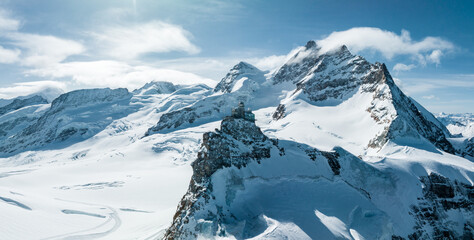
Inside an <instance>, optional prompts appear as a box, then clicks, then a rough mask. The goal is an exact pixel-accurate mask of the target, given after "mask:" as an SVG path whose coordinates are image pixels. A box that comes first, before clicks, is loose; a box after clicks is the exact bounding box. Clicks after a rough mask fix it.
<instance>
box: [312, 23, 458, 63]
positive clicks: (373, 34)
mask: <svg viewBox="0 0 474 240" xmlns="http://www.w3.org/2000/svg"><path fill="white" fill-rule="evenodd" d="M317 44H318V45H319V46H321V50H322V51H323V52H327V51H330V50H332V49H334V48H336V47H339V46H341V45H346V46H347V47H348V48H349V49H351V51H354V52H360V51H363V50H373V51H378V52H380V53H381V54H382V55H383V56H384V57H386V58H387V59H391V58H393V57H394V56H397V55H412V56H417V55H422V56H425V57H430V60H431V61H433V62H435V63H436V59H438V60H439V57H440V56H441V55H440V53H441V51H442V50H452V49H454V45H453V44H452V43H451V42H449V41H446V40H443V39H441V38H439V37H426V38H424V39H423V40H421V41H413V40H412V39H411V37H410V33H409V32H408V31H406V30H402V32H401V34H400V35H398V34H396V33H393V32H390V31H386V30H382V29H379V28H370V27H357V28H351V29H349V30H345V31H340V32H333V33H331V34H330V35H329V36H328V37H326V38H324V39H322V40H319V41H317ZM428 52H431V55H433V53H434V55H433V58H432V59H431V55H429V56H427V55H426V53H428ZM436 57H438V58H436Z"/></svg>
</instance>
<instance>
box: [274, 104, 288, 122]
mask: <svg viewBox="0 0 474 240" xmlns="http://www.w3.org/2000/svg"><path fill="white" fill-rule="evenodd" d="M284 117H285V105H284V104H279V105H278V107H277V109H276V111H275V112H274V113H273V115H272V118H273V120H280V119H282V118H284Z"/></svg>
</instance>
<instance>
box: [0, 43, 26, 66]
mask: <svg viewBox="0 0 474 240" xmlns="http://www.w3.org/2000/svg"><path fill="white" fill-rule="evenodd" d="M20 53H21V51H20V50H18V49H6V48H3V47H2V46H0V63H14V62H17V61H18V60H19V59H20V57H19V56H20Z"/></svg>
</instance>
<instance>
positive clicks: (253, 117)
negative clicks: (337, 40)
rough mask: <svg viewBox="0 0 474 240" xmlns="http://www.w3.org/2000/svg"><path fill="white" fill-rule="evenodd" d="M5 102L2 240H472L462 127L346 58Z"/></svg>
mask: <svg viewBox="0 0 474 240" xmlns="http://www.w3.org/2000/svg"><path fill="white" fill-rule="evenodd" d="M130 90H131V89H130ZM4 102H5V104H3V105H2V106H1V107H0V170H1V171H0V179H1V182H2V184H1V186H0V212H1V213H2V214H1V216H0V219H6V220H5V221H3V222H2V224H0V225H1V226H0V233H1V234H0V238H2V239H3V238H4V239H32V238H34V239H36V238H39V239H79V238H80V239H87V238H106V239H397V240H398V239H406V240H408V239H410V240H414V239H472V238H473V232H474V230H473V229H474V219H473V218H474V215H473V212H474V211H473V197H474V195H473V179H474V163H473V160H474V156H473V149H474V148H473V146H474V145H473V142H474V140H473V139H474V134H473V131H472V129H474V128H473V121H472V119H473V117H472V114H446V113H440V114H436V115H434V114H432V113H430V112H429V111H428V110H426V109H425V108H424V107H423V106H422V105H421V104H419V103H418V102H416V101H415V100H414V99H413V98H411V97H410V96H408V95H407V94H405V93H404V92H403V91H402V90H401V89H400V88H399V87H398V86H397V83H396V82H395V81H394V79H393V78H392V76H391V74H390V72H389V71H388V69H387V66H385V64H383V63H370V62H369V61H367V60H366V59H365V58H364V57H362V56H357V55H355V54H353V53H351V52H350V50H349V49H348V48H347V47H346V46H338V47H335V48H333V49H329V50H328V49H325V48H322V47H321V46H318V44H317V43H316V42H315V41H309V42H308V43H307V44H306V45H304V46H301V47H298V48H296V49H295V50H294V51H292V52H291V54H289V55H288V56H287V58H286V62H285V63H283V64H281V65H280V66H279V67H277V68H275V69H272V70H271V71H261V70H260V69H258V68H257V67H255V66H252V65H251V64H249V63H246V62H240V63H237V64H236V65H235V66H234V67H232V68H231V69H230V70H229V72H228V73H227V74H225V75H223V76H222V79H221V81H220V82H219V83H217V85H216V86H215V87H210V86H207V85H204V84H179V85H178V84H174V83H171V82H166V81H164V82H163V81H152V82H150V83H148V84H146V85H144V86H143V87H141V88H138V89H136V90H134V91H129V90H128V89H108V88H104V89H82V90H75V91H71V92H67V93H64V94H61V95H59V96H56V98H55V99H54V100H52V101H49V99H47V100H46V99H45V98H43V97H38V96H29V97H23V98H18V99H17V100H8V101H4ZM176 206H177V208H176ZM44 226H47V227H44ZM2 228H3V229H4V230H3V231H2ZM5 229H6V230H5ZM11 229H14V230H13V231H14V232H15V234H13V233H11V232H12V230H11ZM45 229H46V230H45ZM32 236H33V237H32Z"/></svg>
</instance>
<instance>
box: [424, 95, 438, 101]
mask: <svg viewBox="0 0 474 240" xmlns="http://www.w3.org/2000/svg"><path fill="white" fill-rule="evenodd" d="M422 98H424V99H428V100H432V99H435V98H436V97H435V95H428V96H423V97H422Z"/></svg>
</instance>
